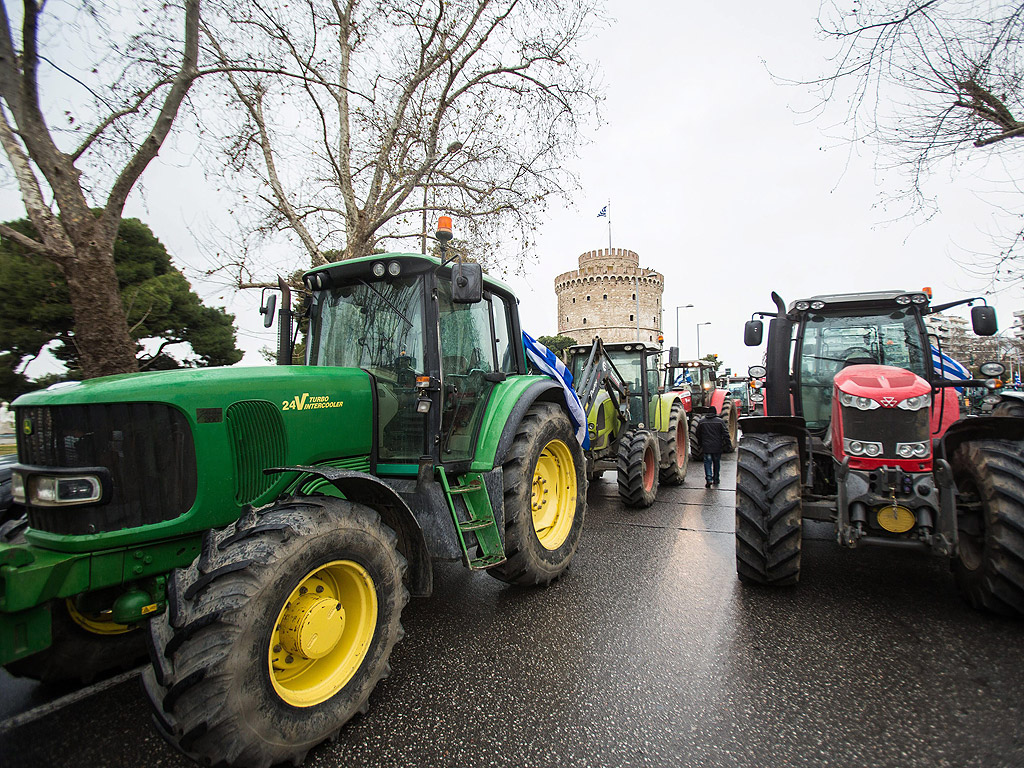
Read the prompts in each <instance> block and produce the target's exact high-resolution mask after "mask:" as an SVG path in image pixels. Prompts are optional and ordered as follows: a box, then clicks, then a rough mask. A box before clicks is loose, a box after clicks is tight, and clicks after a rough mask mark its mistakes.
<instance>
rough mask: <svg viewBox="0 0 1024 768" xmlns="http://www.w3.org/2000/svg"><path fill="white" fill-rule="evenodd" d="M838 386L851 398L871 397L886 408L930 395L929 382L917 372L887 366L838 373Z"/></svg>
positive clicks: (856, 366)
mask: <svg viewBox="0 0 1024 768" xmlns="http://www.w3.org/2000/svg"><path fill="white" fill-rule="evenodd" d="M835 385H836V387H837V388H838V389H839V390H840V391H842V392H845V393H846V394H848V395H854V396H856V397H869V398H871V399H872V400H877V401H878V402H879V403H881V404H882V406H883V407H887V408H892V407H893V406H894V405H896V403H898V402H900V401H901V400H906V399H907V398H908V397H916V396H918V395H926V394H928V393H929V392H931V386H930V385H929V384H928V382H927V381H925V380H924V379H922V378H921V377H920V376H918V375H917V374H916V373H912V372H911V371H908V370H905V369H903V368H892V367H890V366H888V365H851V366H850V367H849V368H844V369H843V370H841V371H840V372H839V373H837V374H836V376H835Z"/></svg>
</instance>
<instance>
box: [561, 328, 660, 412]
mask: <svg viewBox="0 0 1024 768" xmlns="http://www.w3.org/2000/svg"><path fill="white" fill-rule="evenodd" d="M601 346H602V348H603V350H604V356H605V358H606V359H607V364H610V367H611V371H610V373H611V374H613V375H614V377H615V378H617V379H618V381H620V382H621V383H622V385H623V386H624V387H625V388H626V390H627V395H626V402H627V403H628V414H629V426H632V427H635V426H637V425H639V424H644V423H649V422H650V421H651V418H652V417H651V413H652V408H653V404H654V403H655V400H656V399H657V397H658V389H659V377H660V374H659V368H658V358H659V356H660V355H661V349H660V348H659V347H654V346H649V345H647V344H644V343H643V342H612V343H603V344H602V345H601ZM592 350H593V347H592V346H591V345H582V344H581V345H576V346H573V347H569V349H568V350H567V354H568V366H567V367H568V368H569V371H570V372H571V373H572V376H573V381H574V382H579V381H581V380H582V379H583V373H584V370H585V369H586V367H587V363H588V362H589V361H590V358H591V353H592ZM598 399H600V400H601V402H603V400H604V398H600V397H599V398H598ZM599 404H600V403H599Z"/></svg>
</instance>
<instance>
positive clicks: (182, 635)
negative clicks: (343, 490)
mask: <svg viewBox="0 0 1024 768" xmlns="http://www.w3.org/2000/svg"><path fill="white" fill-rule="evenodd" d="M396 542H397V537H396V536H395V533H394V531H392V530H391V529H390V528H388V527H387V526H386V525H384V524H383V523H382V522H381V520H380V517H379V516H378V515H377V513H376V512H375V511H373V510H372V509H370V508H369V507H365V506H363V505H361V504H356V503H353V502H349V501H344V500H341V499H332V498H326V497H310V498H306V499H302V500H293V501H286V502H279V503H278V504H276V505H274V506H273V507H270V508H269V509H266V510H264V511H262V512H260V513H259V514H256V513H250V514H248V515H245V516H243V517H242V518H241V519H240V520H239V521H238V522H237V523H236V524H235V525H234V526H233V527H231V528H228V529H226V530H224V531H221V532H210V533H208V534H207V535H206V538H205V539H204V543H203V553H202V554H201V555H200V557H199V558H198V559H197V560H196V562H195V563H193V564H192V565H191V566H190V567H189V568H186V569H183V570H178V571H175V572H174V574H173V576H172V578H171V581H170V583H169V585H168V606H167V611H166V612H165V614H164V615H163V616H161V617H158V618H156V619H153V620H152V622H151V623H150V633H149V637H150V640H151V645H150V653H151V656H152V667H151V668H150V669H148V670H147V671H146V672H145V673H144V674H143V685H144V687H145V690H146V693H147V695H148V696H149V700H150V704H151V706H152V709H153V719H154V720H155V722H156V724H157V728H158V729H159V731H160V732H161V734H162V735H163V736H164V738H166V739H167V740H168V741H169V742H170V743H171V745H172V746H174V747H176V748H177V749H178V750H180V751H181V752H182V753H184V754H185V755H187V756H188V757H190V758H191V759H193V760H195V761H197V762H200V763H202V764H205V765H218V766H245V767H246V768H268V766H271V765H278V764H282V763H290V764H292V765H298V764H299V763H301V762H302V760H303V759H304V758H305V756H306V753H307V752H308V751H309V750H310V749H311V748H313V747H315V746H316V745H317V744H319V743H321V742H322V741H324V740H326V739H330V738H333V737H334V736H335V734H337V732H338V731H339V730H340V729H341V727H342V726H343V725H344V724H345V723H346V722H348V720H349V719H350V718H351V717H352V716H353V715H355V714H356V713H357V712H365V711H366V710H367V708H368V699H369V696H370V693H371V692H372V691H373V689H374V687H375V686H376V685H377V682H378V681H379V680H380V679H381V678H383V677H385V676H387V674H388V672H389V667H388V658H389V657H390V655H391V650H392V648H393V647H394V645H395V643H396V642H397V641H398V640H399V639H400V638H401V636H402V626H401V613H402V608H403V607H404V606H405V604H406V602H408V599H409V593H408V591H407V590H406V588H405V586H404V585H403V583H402V580H403V578H404V575H405V572H406V568H407V564H406V561H405V558H404V557H402V555H401V554H400V553H399V552H398V550H397V548H396Z"/></svg>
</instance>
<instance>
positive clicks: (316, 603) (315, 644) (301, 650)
mask: <svg viewBox="0 0 1024 768" xmlns="http://www.w3.org/2000/svg"><path fill="white" fill-rule="evenodd" d="M278 629H279V632H280V639H281V645H282V646H283V647H284V650H285V651H287V652H288V653H290V654H295V655H296V656H301V657H302V658H304V659H319V658H323V657H324V656H326V655H327V654H328V653H330V652H331V650H333V648H334V646H336V645H337V644H338V641H339V640H341V635H342V633H343V632H344V631H345V609H344V608H342V607H341V603H339V602H338V601H337V600H335V599H333V598H329V597H321V596H320V595H316V594H305V595H302V596H300V597H298V598H296V599H293V600H292V602H291V605H290V606H289V608H288V609H287V610H285V612H284V615H283V616H282V617H281V623H280V624H279V625H278Z"/></svg>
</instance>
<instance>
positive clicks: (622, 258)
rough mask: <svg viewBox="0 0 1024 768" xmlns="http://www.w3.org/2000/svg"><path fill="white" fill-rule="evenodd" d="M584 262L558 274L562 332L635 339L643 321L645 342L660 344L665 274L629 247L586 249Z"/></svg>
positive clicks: (581, 337)
mask: <svg viewBox="0 0 1024 768" xmlns="http://www.w3.org/2000/svg"><path fill="white" fill-rule="evenodd" d="M579 263H580V268H579V269H574V270H572V271H571V272H563V273H562V274H560V275H559V276H558V277H556V278H555V295H556V296H557V297H558V333H559V335H564V336H571V337H572V338H574V339H576V341H577V343H579V344H589V343H590V341H591V339H593V338H594V337H595V336H600V337H601V339H602V340H603V341H606V342H615V341H636V340H637V333H638V332H637V327H638V326H639V336H640V341H643V342H647V343H648V344H657V343H658V336H659V335H660V334H661V294H662V292H663V291H664V290H665V278H664V276H663V275H661V274H660V273H659V272H656V271H655V270H653V269H646V268H641V267H640V257H639V256H638V255H637V254H636V252H634V251H628V250H626V249H625V248H603V249H601V250H599V251H587V252H586V253H583V254H580V261H579ZM638 294H639V318H638V309H637V295H638Z"/></svg>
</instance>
